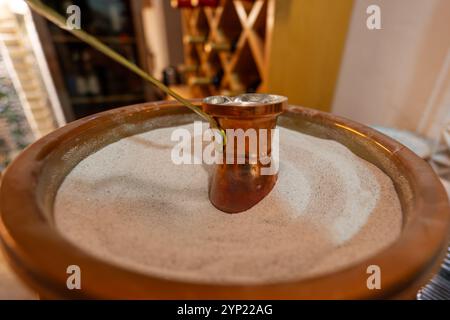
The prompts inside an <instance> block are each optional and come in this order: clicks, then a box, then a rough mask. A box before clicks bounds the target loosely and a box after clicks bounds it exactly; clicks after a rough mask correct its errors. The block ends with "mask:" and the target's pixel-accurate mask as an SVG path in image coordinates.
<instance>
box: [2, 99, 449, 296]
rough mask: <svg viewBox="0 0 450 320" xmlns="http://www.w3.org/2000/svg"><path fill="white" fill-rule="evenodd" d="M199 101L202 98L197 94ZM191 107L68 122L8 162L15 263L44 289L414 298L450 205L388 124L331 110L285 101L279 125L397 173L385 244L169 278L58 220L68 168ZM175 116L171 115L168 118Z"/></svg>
mask: <svg viewBox="0 0 450 320" xmlns="http://www.w3.org/2000/svg"><path fill="white" fill-rule="evenodd" d="M195 103H196V104H200V101H195ZM187 113H191V112H190V111H189V110H187V109H186V108H184V107H181V106H180V105H179V104H178V103H176V102H156V103H145V104H139V105H133V106H129V107H124V108H119V109H115V110H110V111H106V112H103V113H99V114H95V115H92V116H89V117H86V118H84V119H81V120H78V121H75V122H72V123H70V124H68V125H67V126H65V127H63V128H60V129H58V130H56V131H54V132H52V133H51V134H49V135H47V136H45V137H43V138H42V139H40V140H38V141H37V142H36V143H34V144H33V145H31V146H30V147H28V148H27V149H26V150H25V151H24V152H23V153H22V154H21V155H20V156H19V157H18V158H17V159H16V160H15V161H14V162H13V163H12V164H11V165H10V166H9V168H8V169H7V171H6V173H5V175H4V177H3V181H2V184H1V189H0V201H1V203H0V210H1V211H0V214H1V224H0V234H1V239H2V244H3V249H4V252H5V253H6V256H7V259H8V261H9V263H10V265H11V266H12V267H13V269H14V271H15V272H16V273H17V274H18V275H19V276H20V277H21V278H22V279H23V280H24V281H25V282H26V283H27V284H28V285H29V286H30V287H31V288H33V289H35V290H36V291H37V292H38V293H39V294H40V296H41V297H43V298H138V299H168V298H171V299H192V298H199V299H241V298H244V299H250V298H251V299H258V298H266V299H270V298H284V299H317V298H332V299H353V298H413V297H415V294H416V292H417V289H419V288H420V287H421V286H422V285H423V284H424V283H426V282H427V281H428V280H429V279H430V277H431V276H432V273H433V272H434V271H436V270H437V269H438V267H439V264H440V262H441V259H442V257H443V255H444V253H445V251H446V245H447V243H448V242H447V240H448V230H449V217H450V216H449V206H448V202H447V196H446V194H445V191H444V189H443V187H442V185H441V183H440V182H439V180H438V178H437V176H436V175H435V174H434V172H433V171H432V169H431V168H430V167H429V165H428V164H427V163H426V162H425V161H423V160H422V159H420V158H419V157H417V156H416V155H414V154H413V153H412V151H410V150H409V149H407V148H406V147H404V146H402V145H401V144H399V143H397V142H395V141H393V140H392V139H390V138H388V137H386V136H384V135H383V134H381V133H379V132H377V131H375V130H373V129H370V128H368V127H366V126H363V125H360V124H357V123H355V122H352V121H349V120H346V119H343V118H339V117H336V116H334V115H331V114H328V113H323V112H318V111H314V110H309V109H305V108H302V107H296V106H288V107H287V108H286V110H285V112H284V114H283V115H281V116H280V118H279V121H278V124H279V125H280V126H283V127H286V128H290V129H293V130H297V131H300V132H303V133H307V134H310V135H313V136H316V137H320V138H325V139H333V140H336V141H338V142H340V143H342V144H343V145H345V146H347V147H348V148H349V149H350V150H352V151H353V152H354V153H355V154H356V155H358V156H360V157H362V158H364V159H365V160H367V161H369V162H371V163H373V164H374V165H376V166H377V167H378V168H380V169H381V170H382V171H384V172H385V173H386V174H387V175H389V176H390V177H391V179H392V181H393V182H394V185H395V188H396V190H397V193H398V196H399V199H400V202H401V205H402V212H403V221H404V222H403V230H402V233H401V236H400V237H399V239H397V241H396V242H395V243H394V244H392V245H391V246H390V247H388V248H387V249H385V250H383V251H382V252H380V253H378V254H376V255H375V256H373V257H371V258H369V259H366V260H365V261H362V262H360V263H357V264H354V265H352V266H350V267H347V268H345V269H343V270H340V271H338V272H335V273H329V274H326V275H323V276H318V277H313V278H308V279H305V280H298V281H290V282H283V283H276V284H268V285H209V284H196V283H190V282H182V281H171V280H166V279H161V278H157V277H152V276H149V275H145V274H142V273H139V272H134V271H132V270H128V269H125V268H122V267H119V266H115V265H112V264H109V263H107V262H104V261H101V260H99V259H96V258H95V257H93V256H91V255H88V254H87V253H85V252H84V251H83V250H81V249H79V248H77V247H76V246H75V245H74V244H71V243H70V242H69V241H68V240H66V239H65V238H64V237H63V236H62V235H61V234H60V233H59V232H58V230H57V229H56V228H55V225H54V221H53V218H52V216H53V212H52V211H53V202H54V199H55V196H56V193H57V191H58V188H59V186H60V184H61V183H62V181H63V180H64V178H65V176H66V175H67V174H68V173H69V172H70V171H71V170H72V168H73V167H75V166H76V165H77V163H78V162H80V161H81V160H82V159H83V158H85V157H87V156H88V155H89V154H91V153H93V152H95V151H96V150H99V149H100V148H102V147H103V146H105V145H107V144H110V143H113V142H115V141H117V140H119V139H121V138H123V137H126V136H130V135H134V134H138V133H141V132H144V131H147V130H149V129H152V128H157V127H158V126H159V127H161V126H164V125H166V126H167V125H168V124H166V122H165V121H162V119H166V118H167V117H166V116H168V115H179V118H182V117H185V115H184V114H187ZM169 125H170V124H169ZM72 264H77V265H79V266H80V268H81V270H82V289H81V290H68V289H67V286H66V280H67V273H66V269H67V266H68V265H72ZM373 264H374V265H378V266H380V268H381V270H382V277H381V290H369V289H368V288H367V285H366V281H367V277H368V274H367V273H366V271H367V266H368V265H373Z"/></svg>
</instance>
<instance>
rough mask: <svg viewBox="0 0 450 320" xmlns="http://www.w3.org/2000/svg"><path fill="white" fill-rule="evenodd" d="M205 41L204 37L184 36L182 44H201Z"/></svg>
mask: <svg viewBox="0 0 450 320" xmlns="http://www.w3.org/2000/svg"><path fill="white" fill-rule="evenodd" d="M205 41H206V37H205V36H193V35H185V36H184V37H183V42H184V43H185V44H201V43H204V42H205Z"/></svg>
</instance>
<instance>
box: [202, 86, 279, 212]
mask: <svg viewBox="0 0 450 320" xmlns="http://www.w3.org/2000/svg"><path fill="white" fill-rule="evenodd" d="M286 105H287V98H286V97H283V96H278V95H271V94H243V95H239V96H236V97H234V98H230V97H226V96H213V97H208V98H206V99H204V100H203V110H204V111H205V112H206V113H208V114H209V115H211V116H212V117H214V118H215V120H216V121H217V123H218V124H219V126H220V127H221V128H222V129H223V130H225V132H226V140H227V141H226V145H225V146H222V148H221V149H220V152H221V153H222V155H221V157H222V163H220V164H215V168H214V172H213V176H212V179H211V182H210V186H209V199H210V201H211V203H212V204H213V205H214V206H215V207H216V208H218V209H219V210H222V211H224V212H227V213H238V212H242V211H245V210H248V209H250V208H251V207H253V206H254V205H255V204H257V203H258V202H259V201H261V200H262V199H263V198H264V197H265V196H266V195H267V194H268V193H269V192H270V191H271V190H272V189H273V187H274V185H275V183H276V181H277V178H278V163H277V162H278V155H272V149H273V148H275V147H276V148H278V146H277V145H274V144H275V143H276V144H278V139H277V138H276V137H277V136H276V134H277V133H276V132H275V130H274V129H275V127H276V124H277V118H278V115H280V114H281V113H282V111H283V108H284V107H285V106H286ZM231 129H232V130H231ZM239 129H241V130H239ZM252 143H253V145H252ZM252 146H253V147H252Z"/></svg>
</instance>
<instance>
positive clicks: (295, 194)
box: [54, 125, 402, 283]
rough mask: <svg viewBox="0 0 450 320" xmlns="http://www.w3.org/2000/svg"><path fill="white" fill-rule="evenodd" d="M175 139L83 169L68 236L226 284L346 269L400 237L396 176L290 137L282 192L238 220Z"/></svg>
mask: <svg viewBox="0 0 450 320" xmlns="http://www.w3.org/2000/svg"><path fill="white" fill-rule="evenodd" d="M183 127H186V128H190V130H192V128H193V126H192V125H186V126H183ZM172 130H173V128H163V129H156V130H153V131H149V132H146V133H144V134H140V135H136V136H132V137H129V138H125V139H122V140H120V141H118V142H116V143H114V144H111V145H108V146H106V147H105V148H103V149H101V150H100V151H98V152H96V153H95V154H93V155H91V156H89V157H87V158H86V159H84V160H83V161H81V162H80V163H79V164H78V165H77V166H76V167H75V168H74V169H73V171H72V172H71V173H70V174H69V175H68V176H67V178H66V179H65V181H64V182H63V184H62V185H61V188H60V190H59V192H58V195H57V197H56V202H55V207H54V214H55V220H56V225H57V227H58V229H59V230H60V232H61V233H62V234H64V235H65V236H66V237H67V238H68V239H69V240H70V241H72V242H73V243H75V244H76V245H77V246H78V247H80V248H82V249H83V250H85V251H86V252H88V253H90V254H92V255H94V256H96V257H98V258H101V259H103V260H106V261H110V262H111V263H115V264H118V265H121V266H124V267H128V268H132V269H134V270H138V271H141V272H144V273H148V274H151V275H156V276H159V277H167V278H172V279H181V280H193V281H200V282H219V283H267V282H275V281H283V280H292V279H299V278H305V277H310V276H313V275H318V274H322V273H326V272H331V271H336V270H337V269H339V268H343V267H345V266H348V265H350V264H352V263H355V262H357V261H361V260H362V259H364V258H367V257H369V256H371V255H373V254H375V253H376V252H378V251H379V250H381V249H383V248H385V247H386V246H388V245H389V244H391V243H392V242H393V241H394V240H395V239H396V238H397V237H398V235H399V234H400V231H401V224H402V215H401V208H400V203H399V200H398V197H397V194H396V192H395V190H394V187H393V184H392V182H391V180H390V178H389V177H388V176H386V175H385V174H384V173H383V172H382V171H380V170H379V169H378V168H376V167H375V166H373V165H371V164H369V163H368V162H366V161H364V160H362V159H360V158H359V157H357V156H355V155H354V154H353V153H352V152H351V151H350V150H348V149H347V148H346V147H344V146H343V145H341V144H339V143H337V142H334V141H330V140H323V139H318V138H314V137H311V136H308V135H304V134H301V133H298V132H295V131H291V130H288V129H284V128H280V159H281V164H280V174H279V178H278V182H277V184H276V186H275V188H274V190H272V192H271V193H270V194H269V195H268V196H267V197H266V198H265V199H263V200H262V201H261V202H260V203H259V204H257V205H256V206H255V207H253V208H252V209H250V210H248V211H246V212H243V213H239V214H234V215H230V214H225V213H223V212H221V211H219V210H217V209H215V208H214V207H213V206H212V205H211V203H210V202H209V200H208V168H207V167H206V166H203V165H175V164H173V163H172V162H171V160H170V153H171V150H172V147H173V146H174V145H175V144H176V142H172V141H170V135H171V132H172Z"/></svg>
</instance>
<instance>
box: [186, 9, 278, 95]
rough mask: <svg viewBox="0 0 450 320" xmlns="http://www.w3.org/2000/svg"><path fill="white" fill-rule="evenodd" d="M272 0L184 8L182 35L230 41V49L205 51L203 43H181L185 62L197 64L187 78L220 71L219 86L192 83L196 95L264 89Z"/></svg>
mask: <svg viewBox="0 0 450 320" xmlns="http://www.w3.org/2000/svg"><path fill="white" fill-rule="evenodd" d="M274 5H275V0H255V1H240V0H221V1H220V4H219V6H217V7H216V8H212V7H199V8H184V9H181V13H182V26H183V33H184V35H185V36H204V37H205V43H224V42H226V43H229V44H230V45H231V47H233V48H234V50H233V51H216V52H208V51H206V50H205V46H204V43H184V56H185V64H186V65H198V66H199V68H198V71H196V72H190V73H189V74H188V75H187V78H188V79H187V80H188V81H187V82H188V83H189V78H190V77H207V78H208V77H209V78H212V77H214V76H215V75H217V73H218V72H220V73H222V74H223V77H222V79H221V81H220V84H219V85H207V86H205V85H203V86H201V88H199V86H196V85H192V86H191V89H192V91H193V92H194V94H195V95H196V96H198V97H201V96H204V95H215V94H224V93H228V94H230V93H232V94H239V93H243V92H254V91H258V92H259V91H261V90H264V88H265V87H266V83H267V69H268V68H267V61H268V48H269V47H270V46H269V44H268V42H269V36H270V34H271V30H270V29H271V28H272V24H271V19H272V20H273V12H274V10H272V9H273V7H274Z"/></svg>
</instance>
